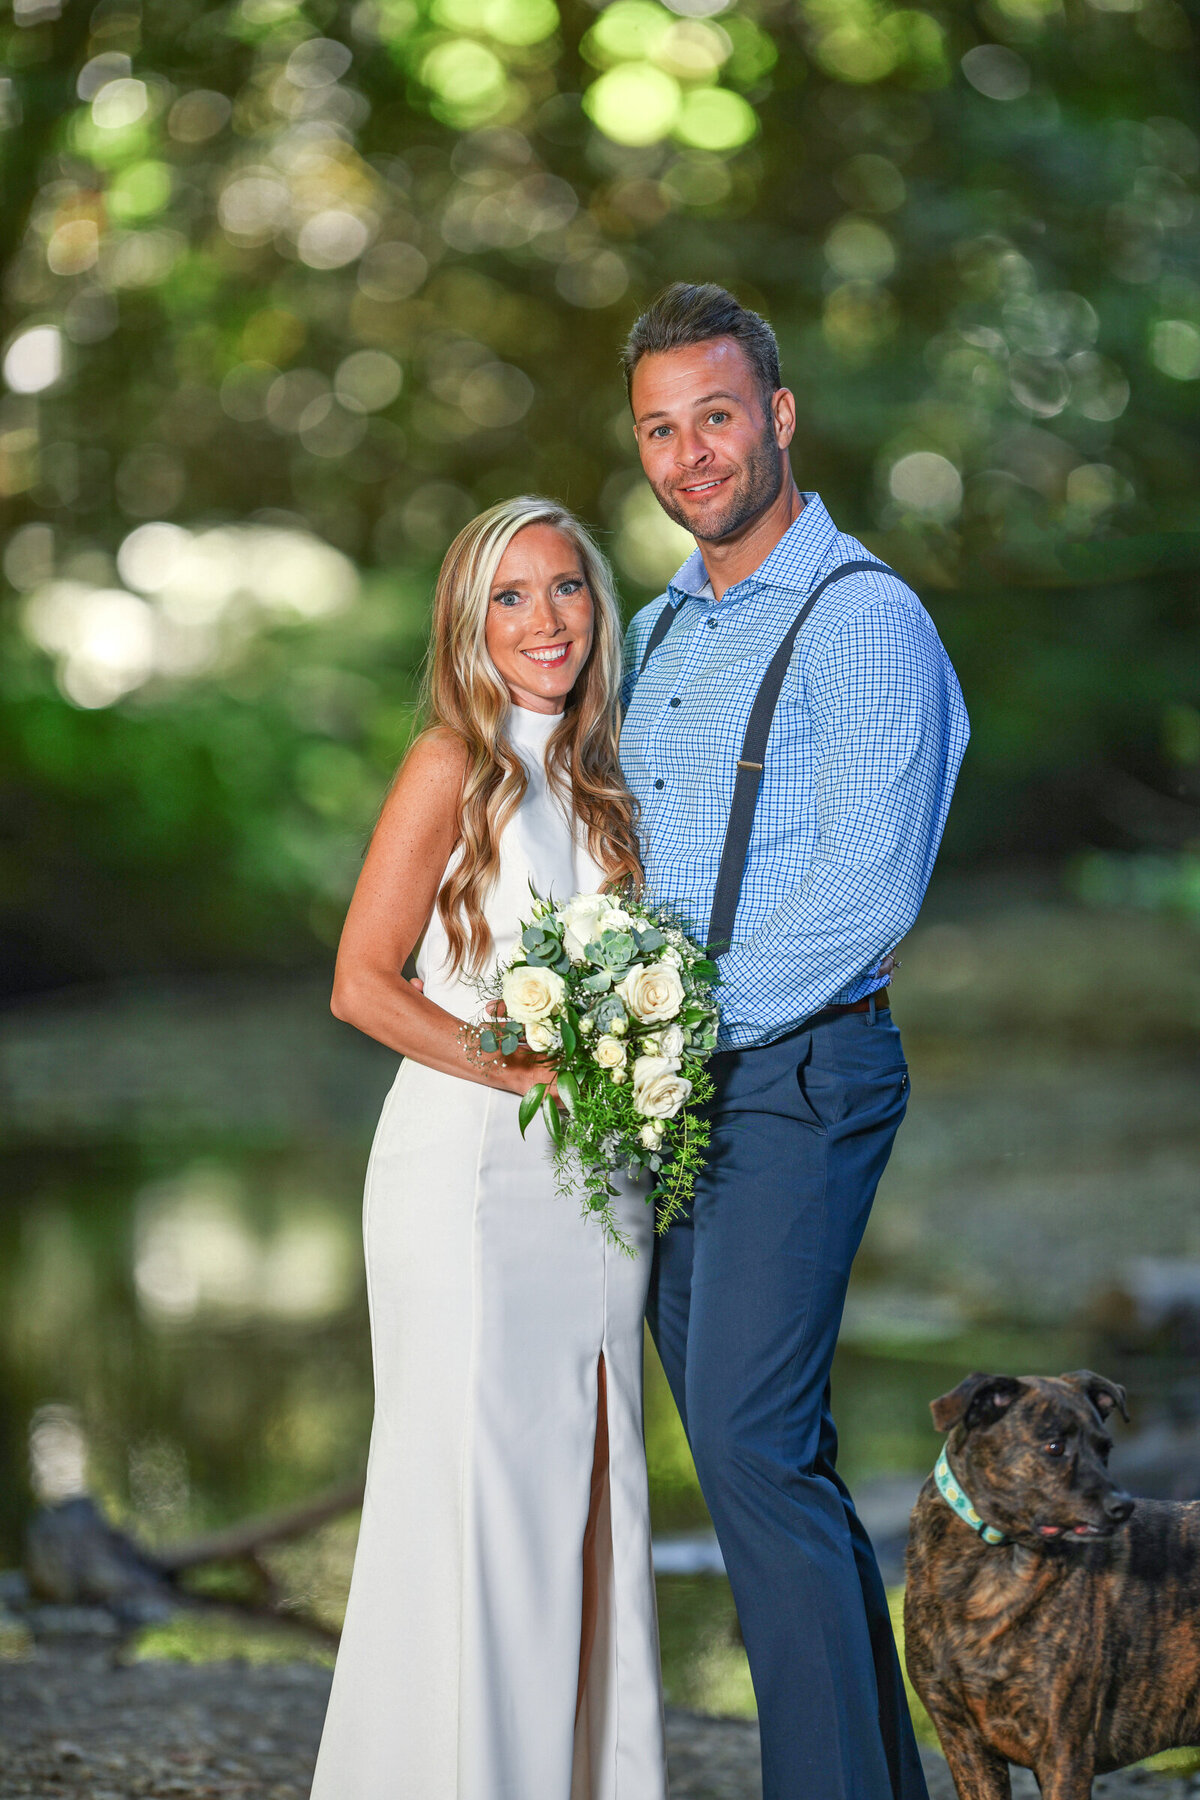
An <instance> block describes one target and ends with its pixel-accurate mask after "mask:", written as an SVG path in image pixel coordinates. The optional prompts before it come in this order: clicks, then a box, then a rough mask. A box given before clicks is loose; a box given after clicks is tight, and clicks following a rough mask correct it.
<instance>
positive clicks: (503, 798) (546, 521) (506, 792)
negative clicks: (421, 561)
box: [425, 494, 642, 973]
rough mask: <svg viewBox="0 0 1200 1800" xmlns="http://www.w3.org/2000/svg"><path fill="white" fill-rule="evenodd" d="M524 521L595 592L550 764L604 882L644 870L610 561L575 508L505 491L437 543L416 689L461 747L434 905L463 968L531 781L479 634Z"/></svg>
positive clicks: (481, 953) (479, 955)
mask: <svg viewBox="0 0 1200 1800" xmlns="http://www.w3.org/2000/svg"><path fill="white" fill-rule="evenodd" d="M527 525H550V526H553V528H554V529H555V530H556V531H561V532H562V534H563V536H564V537H565V538H568V539H569V540H570V542H571V543H572V544H573V545H574V547H575V549H576V550H577V552H578V554H579V560H580V563H581V564H582V567H583V573H584V577H585V579H586V581H587V585H588V590H589V592H590V593H591V597H592V611H593V626H592V647H591V651H590V652H589V655H588V659H587V661H586V663H585V664H584V666H583V668H582V669H581V671H580V673H579V677H578V679H577V680H576V682H575V685H574V687H573V688H572V689H571V692H570V693H569V694H568V695H567V698H566V703H565V706H564V709H563V716H562V723H561V724H560V725H559V726H558V727H557V729H556V730H555V731H554V733H553V735H552V736H551V738H550V741H549V743H548V745H547V746H546V772H547V776H548V778H549V780H550V782H551V785H552V786H553V787H555V788H556V789H557V791H558V793H559V795H560V797H561V798H562V800H563V801H564V803H565V804H566V805H567V807H568V809H569V810H570V811H571V813H572V815H573V816H574V817H576V818H578V819H579V820H580V821H581V822H582V824H583V827H584V830H585V833H586V838H587V846H588V849H589V850H590V852H591V854H592V856H593V858H594V860H595V861H596V862H597V863H598V864H599V865H600V867H601V868H602V869H603V870H604V871H605V874H606V876H607V879H608V882H609V883H612V882H615V881H620V880H621V879H623V878H626V877H628V878H630V879H632V880H633V881H635V882H640V881H641V878H642V865H641V858H640V856H639V853H638V841H637V833H636V830H635V823H636V816H637V802H636V801H635V800H634V798H633V796H632V794H631V793H630V792H629V789H628V788H627V787H626V785H625V782H624V780H623V778H622V775H621V766H620V763H619V762H618V760H617V739H618V735H619V732H620V712H619V695H620V683H621V623H620V615H619V613H618V611H617V600H616V594H615V591H614V587H613V578H612V573H611V571H610V569H609V566H608V563H607V561H606V559H605V557H604V556H603V554H602V553H601V551H600V550H599V549H598V548H597V546H596V545H595V544H594V543H593V541H592V539H591V538H590V537H589V535H588V533H587V532H586V531H585V530H584V528H583V526H582V525H581V524H580V523H579V521H578V519H576V518H575V517H574V516H573V515H572V514H571V513H569V512H568V511H567V510H566V508H565V507H562V506H559V505H558V504H557V502H556V501H553V500H543V499H540V498H539V497H537V496H536V495H529V494H520V495H518V496H517V497H516V498H515V499H513V500H502V501H501V502H500V504H499V505H498V506H493V507H490V508H489V509H488V511H487V512H483V513H480V515H479V517H478V518H476V519H472V520H471V523H470V524H469V525H465V526H464V527H463V529H462V530H461V531H460V532H459V534H458V536H457V537H456V538H455V540H454V542H453V543H452V544H451V546H450V548H449V550H448V551H447V552H446V559H445V561H444V562H443V564H442V567H441V573H440V574H439V576H438V580H437V587H436V589H435V592H434V601H433V634H432V647H431V650H430V658H429V667H428V674H427V679H426V692H425V715H426V727H425V728H426V730H429V731H433V730H436V729H437V728H438V727H439V726H440V727H442V728H444V729H445V730H447V731H452V732H453V733H454V735H455V736H456V737H457V738H458V739H459V740H460V742H461V743H462V744H463V745H464V746H465V748H466V752H467V766H466V771H465V774H464V776H463V785H462V792H461V795H460V798H459V803H458V839H459V844H460V847H461V854H460V855H459V856H458V857H457V858H456V859H455V861H454V863H453V865H452V867H451V870H450V873H449V875H448V876H447V878H446V880H445V881H444V883H443V884H442V887H441V890H440V892H439V893H438V897H437V909H438V913H439V914H440V916H441V920H442V924H443V927H444V928H445V932H446V937H447V940H448V943H449V949H450V961H451V965H452V967H454V968H456V969H459V968H465V969H467V970H469V971H470V972H472V973H478V971H479V970H480V969H481V968H482V967H483V965H484V962H485V960H486V957H487V954H488V951H489V950H490V949H491V944H492V934H491V931H490V930H489V928H488V923H487V920H486V919H485V918H484V915H483V903H484V900H485V899H486V897H487V894H488V891H489V889H490V888H491V886H492V884H493V883H494V881H495V879H496V876H497V874H498V872H499V868H500V834H501V832H502V831H503V830H504V827H505V825H506V824H507V823H508V821H509V819H511V817H512V815H513V813H514V812H515V811H516V809H517V807H518V806H519V805H520V803H521V800H522V798H523V797H524V794H525V790H526V787H527V786H528V781H527V778H526V774H525V769H524V766H523V764H522V762H521V759H520V757H519V756H518V755H517V754H516V752H515V751H514V750H513V747H512V745H511V744H510V743H509V741H508V738H507V736H506V734H505V729H504V727H505V721H506V719H507V716H508V710H509V706H510V704H511V701H510V698H509V693H508V689H507V688H506V687H505V685H504V682H503V680H502V679H501V677H500V675H499V673H498V671H497V669H496V665H495V664H494V663H493V661H492V659H491V656H490V655H489V653H488V648H487V639H486V631H487V618H488V607H489V605H490V603H491V590H492V583H493V581H494V580H495V578H496V570H497V568H498V567H499V565H500V559H501V557H502V556H503V555H504V552H505V551H506V550H507V549H508V546H509V545H510V544H511V542H512V540H513V539H514V537H516V535H517V533H518V532H519V531H523V530H524V528H525V527H526V526H527ZM562 897H563V898H564V899H565V898H566V896H565V895H564V896H562Z"/></svg>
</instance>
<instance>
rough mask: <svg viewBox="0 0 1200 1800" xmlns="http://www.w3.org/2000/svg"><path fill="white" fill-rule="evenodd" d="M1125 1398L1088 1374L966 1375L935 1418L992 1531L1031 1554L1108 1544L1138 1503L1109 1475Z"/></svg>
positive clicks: (935, 1409)
mask: <svg viewBox="0 0 1200 1800" xmlns="http://www.w3.org/2000/svg"><path fill="white" fill-rule="evenodd" d="M1115 1410H1119V1411H1120V1413H1121V1416H1122V1418H1124V1419H1126V1420H1127V1419H1128V1417H1129V1414H1128V1413H1127V1412H1126V1410H1125V1389H1124V1388H1123V1387H1119V1386H1118V1385H1117V1383H1116V1382H1115V1381H1106V1380H1105V1378H1104V1376H1103V1375H1093V1374H1092V1372H1091V1370H1090V1369H1079V1370H1077V1371H1076V1372H1075V1373H1074V1374H1072V1375H1059V1376H1057V1377H1052V1376H1045V1375H1026V1376H1022V1377H1020V1378H1017V1377H1015V1376H1012V1375H968V1376H967V1378H966V1380H965V1381H960V1382H959V1384H958V1386H957V1387H956V1388H954V1389H953V1391H952V1392H951V1393H949V1394H943V1395H942V1396H941V1398H940V1399H938V1400H935V1401H933V1403H932V1405H931V1406H930V1411H931V1412H932V1414H933V1422H934V1424H935V1425H936V1426H937V1428H938V1430H939V1431H948V1432H949V1433H950V1438H949V1441H948V1443H947V1446H946V1448H947V1451H948V1452H949V1455H950V1460H951V1462H952V1464H953V1467H954V1470H955V1473H956V1474H957V1476H958V1479H959V1481H960V1483H961V1485H962V1487H963V1488H964V1489H965V1491H966V1492H967V1494H968V1495H969V1496H970V1498H971V1500H972V1501H973V1502H974V1504H975V1507H976V1509H977V1510H978V1511H979V1513H980V1514H981V1515H982V1516H983V1518H984V1519H985V1520H986V1521H987V1523H988V1524H989V1525H995V1526H997V1527H998V1528H999V1529H1000V1530H1001V1531H1003V1532H1004V1534H1005V1536H1006V1537H1009V1538H1011V1539H1013V1541H1014V1542H1016V1543H1019V1544H1024V1545H1026V1546H1028V1547H1029V1548H1033V1547H1034V1546H1036V1547H1037V1548H1038V1549H1044V1548H1046V1547H1047V1546H1048V1545H1052V1544H1066V1543H1086V1542H1088V1541H1089V1540H1091V1539H1093V1538H1100V1537H1110V1536H1111V1535H1112V1533H1113V1532H1114V1531H1116V1530H1117V1528H1118V1527H1119V1526H1121V1525H1123V1524H1124V1523H1125V1521H1126V1519H1128V1517H1129V1515H1130V1513H1131V1512H1132V1511H1133V1507H1134V1503H1133V1501H1132V1500H1131V1499H1130V1497H1129V1495H1128V1494H1126V1493H1125V1492H1124V1491H1123V1490H1122V1489H1121V1488H1119V1487H1118V1486H1117V1484H1116V1482H1115V1481H1114V1480H1113V1479H1112V1477H1111V1476H1110V1475H1109V1473H1108V1467H1107V1464H1108V1453H1109V1451H1110V1450H1111V1449H1112V1438H1111V1437H1110V1436H1109V1432H1108V1426H1107V1421H1108V1418H1109V1416H1110V1415H1111V1414H1112V1413H1113V1412H1114V1411H1115Z"/></svg>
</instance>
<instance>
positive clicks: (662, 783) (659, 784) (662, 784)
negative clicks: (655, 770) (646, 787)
mask: <svg viewBox="0 0 1200 1800" xmlns="http://www.w3.org/2000/svg"><path fill="white" fill-rule="evenodd" d="M654 785H655V787H656V788H661V787H666V785H667V784H666V782H665V781H664V780H663V778H662V776H661V775H660V776H659V778H658V780H657V781H656V782H655V784H654Z"/></svg>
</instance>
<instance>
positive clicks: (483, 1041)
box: [479, 1026, 500, 1055]
mask: <svg viewBox="0 0 1200 1800" xmlns="http://www.w3.org/2000/svg"><path fill="white" fill-rule="evenodd" d="M479 1048H480V1049H481V1050H486V1051H487V1052H488V1054H489V1055H491V1054H492V1053H493V1052H494V1051H496V1050H498V1049H499V1048H500V1044H499V1040H498V1039H497V1037H496V1034H495V1032H494V1031H493V1030H492V1029H491V1027H490V1026H485V1027H484V1029H483V1030H482V1031H481V1032H480V1034H479Z"/></svg>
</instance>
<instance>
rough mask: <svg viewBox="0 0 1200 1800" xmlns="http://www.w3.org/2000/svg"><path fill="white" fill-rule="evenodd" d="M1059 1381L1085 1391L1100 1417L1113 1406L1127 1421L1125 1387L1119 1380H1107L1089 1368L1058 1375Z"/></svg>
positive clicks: (1126, 1421) (1103, 1417)
mask: <svg viewBox="0 0 1200 1800" xmlns="http://www.w3.org/2000/svg"><path fill="white" fill-rule="evenodd" d="M1059 1380H1060V1381H1065V1382H1067V1383H1068V1384H1069V1385H1070V1386H1071V1387H1074V1388H1079V1389H1080V1390H1081V1391H1082V1392H1083V1393H1085V1394H1086V1395H1087V1397H1088V1399H1089V1400H1090V1401H1091V1403H1092V1405H1093V1406H1094V1407H1095V1409H1096V1411H1097V1412H1098V1413H1099V1414H1100V1417H1101V1418H1102V1419H1107V1417H1108V1415H1109V1413H1110V1412H1111V1411H1112V1410H1113V1407H1114V1406H1115V1407H1117V1408H1118V1409H1119V1410H1120V1414H1121V1417H1122V1418H1123V1419H1124V1421H1125V1423H1126V1424H1127V1425H1128V1423H1129V1411H1128V1409H1127V1407H1126V1405H1125V1389H1124V1388H1123V1387H1122V1386H1121V1384H1120V1382H1119V1381H1109V1380H1108V1379H1107V1378H1106V1377H1105V1376H1103V1375H1093V1374H1092V1371H1091V1370H1090V1369H1076V1370H1075V1371H1074V1372H1073V1373H1072V1374H1070V1375H1060V1376H1059Z"/></svg>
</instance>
